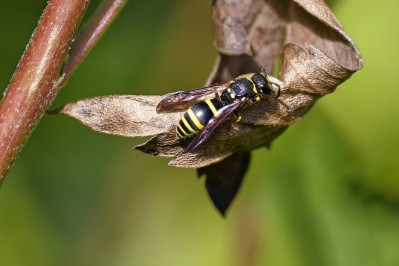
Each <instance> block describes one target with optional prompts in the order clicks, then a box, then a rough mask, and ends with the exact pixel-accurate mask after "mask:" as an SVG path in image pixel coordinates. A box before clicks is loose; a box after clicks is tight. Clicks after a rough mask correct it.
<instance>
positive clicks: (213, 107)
mask: <svg viewBox="0 0 399 266" xmlns="http://www.w3.org/2000/svg"><path fill="white" fill-rule="evenodd" d="M205 102H206V104H208V106H209V108H211V110H212V113H213V115H216V113H217V112H218V110H216V108H215V106H214V105H213V103H212V102H211V99H207V100H205Z"/></svg>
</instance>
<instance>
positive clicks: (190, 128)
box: [181, 115, 198, 133]
mask: <svg viewBox="0 0 399 266" xmlns="http://www.w3.org/2000/svg"><path fill="white" fill-rule="evenodd" d="M181 121H183V124H184V125H185V126H186V128H188V130H190V131H191V132H192V133H198V131H195V130H194V129H193V128H192V127H191V126H190V124H189V123H188V122H187V120H186V118H185V117H184V115H183V116H182V118H181Z"/></svg>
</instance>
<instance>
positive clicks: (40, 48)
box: [0, 0, 127, 185]
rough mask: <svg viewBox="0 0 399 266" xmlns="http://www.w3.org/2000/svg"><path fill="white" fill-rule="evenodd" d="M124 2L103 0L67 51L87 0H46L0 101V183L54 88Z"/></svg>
mask: <svg viewBox="0 0 399 266" xmlns="http://www.w3.org/2000/svg"><path fill="white" fill-rule="evenodd" d="M126 1H127V0H104V1H103V2H102V3H101V4H100V6H99V7H98V9H97V10H96V12H95V13H94V15H93V16H92V17H91V18H90V19H89V20H88V23H87V24H86V25H85V26H84V27H83V28H82V30H81V31H80V32H79V34H78V36H77V37H76V42H75V43H74V45H73V47H72V49H71V51H70V49H69V48H70V47H71V43H72V41H73V37H74V35H75V33H76V30H77V27H78V25H79V24H80V22H81V20H82V17H83V15H84V13H85V11H86V9H87V7H88V5H89V2H90V0H68V1H65V0H50V1H49V4H48V6H47V7H46V9H45V10H44V13H43V15H42V17H41V19H40V21H39V24H38V26H37V28H36V30H35V32H34V33H33V35H32V38H31V40H30V42H29V44H28V46H27V49H26V50H25V53H24V55H23V56H22V59H21V61H20V62H19V64H18V67H17V69H16V71H15V73H14V76H13V78H12V80H11V82H10V84H9V86H8V88H7V90H6V92H5V94H4V98H3V100H2V101H1V103H0V185H1V184H2V182H3V180H4V177H5V175H6V174H7V172H8V171H9V169H10V168H11V165H12V164H13V162H14V161H15V158H16V156H17V155H18V152H19V151H20V150H21V148H22V146H23V144H24V143H25V142H26V140H27V139H28V137H29V136H30V133H31V132H32V130H33V129H34V127H35V126H36V124H37V123H38V122H39V120H40V118H41V117H42V116H43V114H44V112H45V110H46V109H47V108H48V106H49V105H50V104H51V102H52V101H53V100H54V98H55V96H56V94H57V93H58V91H59V90H60V89H61V87H62V86H63V85H64V84H65V83H66V82H67V80H68V79H69V77H70V75H71V74H72V72H73V71H74V70H75V69H76V67H77V66H78V65H79V64H80V62H81V61H82V60H83V59H84V58H85V56H86V55H87V54H88V53H89V51H90V50H91V48H92V47H93V46H94V45H95V44H96V42H97V41H98V39H99V38H100V37H101V36H102V34H103V33H104V32H105V30H106V29H107V28H108V26H109V25H110V23H111V22H112V21H113V20H114V19H115V17H116V16H117V14H118V12H119V11H120V10H121V8H122V7H123V5H124V3H125V2H126ZM68 52H70V56H69V60H68V62H67V63H66V64H65V66H64V67H63V72H62V75H61V76H60V72H61V68H62V66H63V64H64V61H65V58H66V57H67V54H68Z"/></svg>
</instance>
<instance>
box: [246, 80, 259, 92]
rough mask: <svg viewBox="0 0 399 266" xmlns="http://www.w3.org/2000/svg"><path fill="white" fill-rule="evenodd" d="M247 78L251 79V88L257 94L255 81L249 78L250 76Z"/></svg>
mask: <svg viewBox="0 0 399 266" xmlns="http://www.w3.org/2000/svg"><path fill="white" fill-rule="evenodd" d="M246 79H247V80H249V81H251V83H252V86H253V87H252V90H253V91H254V92H255V93H256V94H258V93H259V92H258V90H257V89H256V86H255V83H254V82H253V81H252V79H250V78H246Z"/></svg>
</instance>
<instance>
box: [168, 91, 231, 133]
mask: <svg viewBox="0 0 399 266" xmlns="http://www.w3.org/2000/svg"><path fill="white" fill-rule="evenodd" d="M222 107H223V104H222V103H221V102H220V101H219V100H218V99H216V98H212V99H207V100H205V101H202V102H199V103H196V104H194V105H193V106H192V107H190V108H189V109H188V110H187V111H186V112H185V113H184V115H183V116H182V118H181V119H180V121H179V123H178V124H177V128H176V132H177V135H178V136H179V137H180V138H184V137H186V136H191V135H195V134H197V133H198V132H199V131H200V130H201V129H203V128H204V126H206V124H208V122H209V120H210V119H211V118H212V117H213V116H214V115H215V114H216V112H217V111H218V110H219V109H220V108H222Z"/></svg>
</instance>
